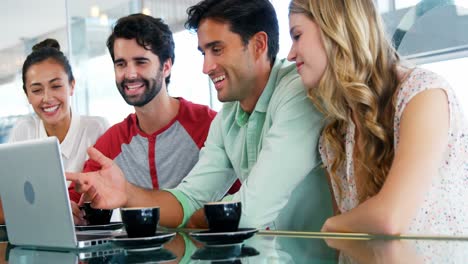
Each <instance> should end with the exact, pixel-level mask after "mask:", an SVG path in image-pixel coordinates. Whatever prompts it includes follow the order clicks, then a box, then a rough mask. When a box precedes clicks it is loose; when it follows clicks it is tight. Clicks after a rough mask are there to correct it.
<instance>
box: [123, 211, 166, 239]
mask: <svg viewBox="0 0 468 264" xmlns="http://www.w3.org/2000/svg"><path fill="white" fill-rule="evenodd" d="M120 214H121V216H122V222H123V224H124V226H125V230H126V231H127V235H128V237H148V236H154V235H155V234H156V230H157V226H158V222H159V207H137V208H136V207H132V208H120Z"/></svg>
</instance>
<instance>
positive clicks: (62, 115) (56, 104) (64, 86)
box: [9, 39, 108, 172]
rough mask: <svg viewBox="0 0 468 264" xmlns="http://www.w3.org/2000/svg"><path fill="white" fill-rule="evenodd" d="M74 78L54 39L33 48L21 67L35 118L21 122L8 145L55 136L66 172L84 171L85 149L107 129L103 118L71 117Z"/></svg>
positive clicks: (31, 116)
mask: <svg viewBox="0 0 468 264" xmlns="http://www.w3.org/2000/svg"><path fill="white" fill-rule="evenodd" d="M74 89H75V79H74V77H73V73H72V70H71V66H70V63H69V62H68V59H67V58H66V57H65V55H64V54H63V53H62V52H61V51H60V45H59V44H58V42H57V41H56V40H54V39H46V40H44V41H42V42H40V43H38V44H36V45H35V46H34V47H33V52H32V53H31V54H30V55H29V56H28V57H27V58H26V61H25V62H24V64H23V90H24V93H25V94H26V97H27V99H28V102H29V103H30V104H31V106H32V108H33V109H34V112H35V115H30V116H27V117H25V118H23V119H20V120H19V121H18V122H17V124H16V125H15V127H14V128H13V129H12V132H11V134H10V138H9V142H14V141H21V140H26V139H35V138H44V137H51V136H55V137H57V138H58V140H59V142H60V147H61V151H62V158H63V162H64V167H65V170H66V171H74V172H78V171H81V170H82V169H83V164H84V162H85V160H86V149H87V148H88V147H89V146H92V145H93V144H94V143H95V142H96V140H97V138H98V137H99V136H101V134H102V133H104V132H105V131H106V129H107V127H108V123H107V121H106V120H105V119H104V118H102V117H93V116H79V115H76V116H75V115H73V113H72V110H71V105H70V100H71V96H72V95H73V92H74Z"/></svg>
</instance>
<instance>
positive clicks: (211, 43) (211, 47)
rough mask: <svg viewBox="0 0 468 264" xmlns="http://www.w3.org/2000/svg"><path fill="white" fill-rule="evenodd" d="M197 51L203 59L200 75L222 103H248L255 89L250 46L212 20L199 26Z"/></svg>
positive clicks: (228, 28) (253, 60) (222, 25)
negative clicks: (244, 101) (209, 81)
mask: <svg viewBox="0 0 468 264" xmlns="http://www.w3.org/2000/svg"><path fill="white" fill-rule="evenodd" d="M197 35H198V47H199V50H200V51H201V52H202V54H203V55H204V61H203V73H205V74H207V75H208V76H209V77H210V79H211V80H212V81H213V83H214V86H215V89H216V91H217V93H218V100H219V101H221V102H229V101H241V102H242V101H243V100H246V99H249V97H250V96H251V95H252V92H253V90H254V89H255V78H256V75H255V65H254V64H255V59H254V55H253V54H254V53H253V49H254V48H253V43H252V41H249V43H248V44H247V45H244V43H243V42H242V39H241V37H240V35H238V34H236V33H233V32H232V31H231V30H230V27H229V24H228V23H221V22H218V21H215V20H212V19H204V20H202V21H201V22H200V24H199V27H198V30H197Z"/></svg>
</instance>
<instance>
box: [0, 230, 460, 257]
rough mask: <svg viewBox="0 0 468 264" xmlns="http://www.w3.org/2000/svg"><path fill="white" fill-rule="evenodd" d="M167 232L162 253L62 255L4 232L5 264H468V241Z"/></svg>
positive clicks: (104, 250)
mask: <svg viewBox="0 0 468 264" xmlns="http://www.w3.org/2000/svg"><path fill="white" fill-rule="evenodd" d="M166 231H170V232H176V236H175V237H174V238H173V239H172V240H171V241H169V242H167V243H166V244H164V246H163V247H162V248H161V249H156V250H155V249H153V250H146V249H145V248H139V249H138V250H137V251H134V250H128V249H127V248H122V247H117V246H114V245H110V246H105V247H100V248H93V249H89V250H82V251H63V252H58V251H46V250H33V249H26V248H21V247H14V246H12V245H10V244H9V243H8V238H7V234H6V232H5V230H4V229H3V230H2V229H1V228H0V263H22V264H23V263H64V264H67V263H74V264H75V263H468V237H449V236H398V237H391V236H371V235H367V234H349V233H321V232H287V231H259V232H257V233H256V234H255V235H254V236H253V237H252V238H249V239H247V240H245V241H244V242H243V243H238V244H233V245H223V246H219V245H218V246H206V245H205V244H203V243H200V242H199V241H197V240H195V239H193V238H192V237H191V235H190V233H191V232H198V231H199V230H186V229H173V230H166ZM117 232H120V231H117Z"/></svg>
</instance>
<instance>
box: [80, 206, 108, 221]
mask: <svg viewBox="0 0 468 264" xmlns="http://www.w3.org/2000/svg"><path fill="white" fill-rule="evenodd" d="M80 209H81V210H83V211H84V212H85V216H84V218H85V219H86V220H87V221H88V224H89V225H107V224H109V223H110V220H111V217H112V210H108V209H98V208H93V207H91V203H84V204H83V206H81V207H80Z"/></svg>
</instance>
